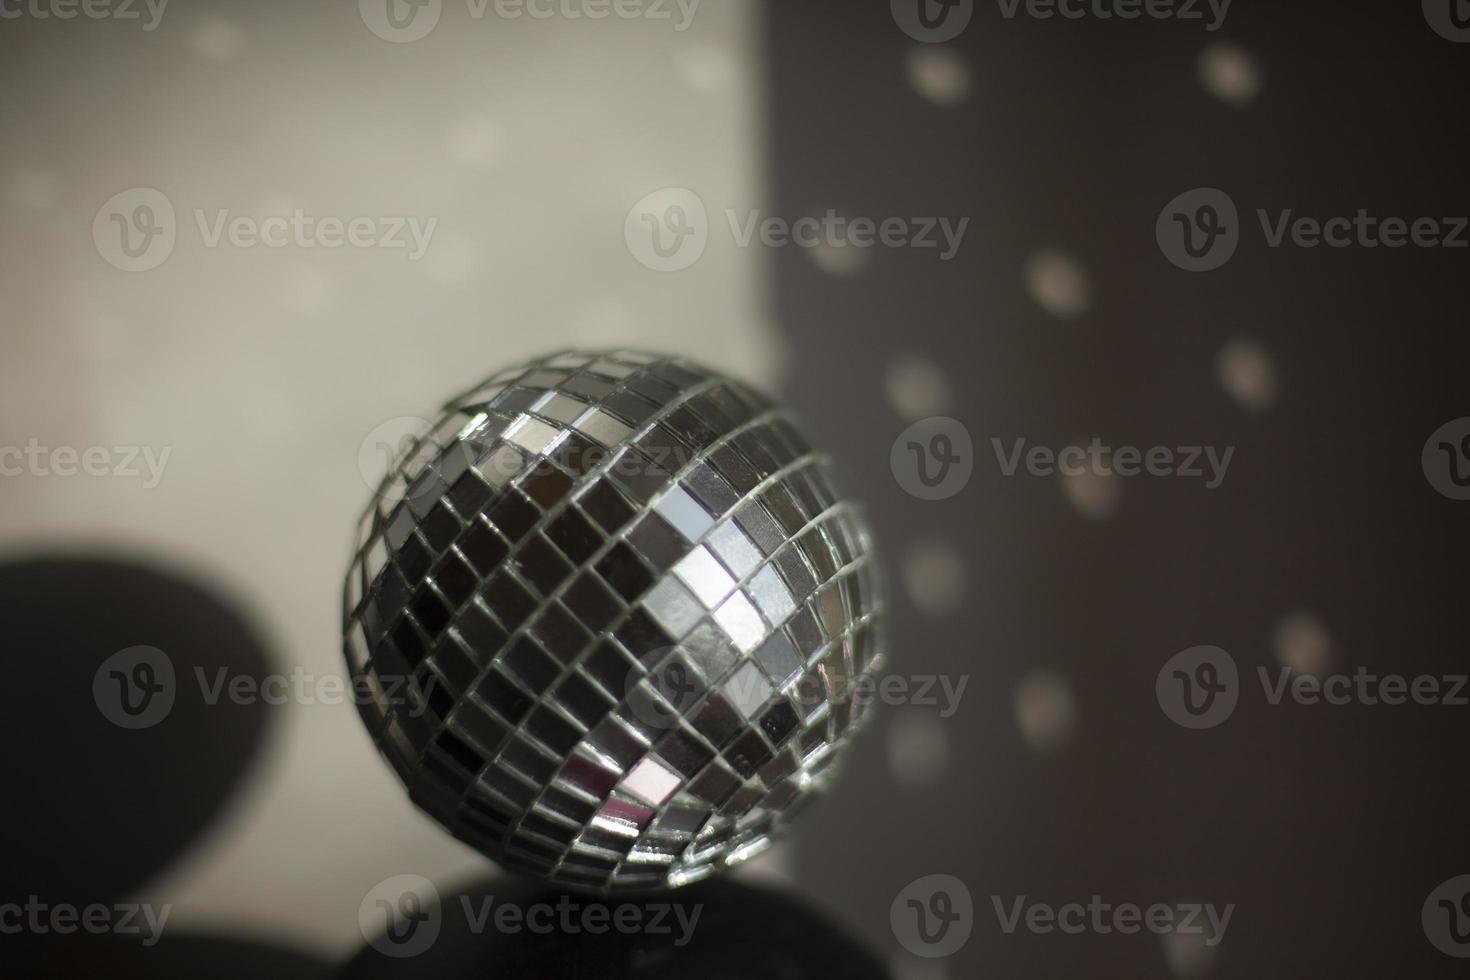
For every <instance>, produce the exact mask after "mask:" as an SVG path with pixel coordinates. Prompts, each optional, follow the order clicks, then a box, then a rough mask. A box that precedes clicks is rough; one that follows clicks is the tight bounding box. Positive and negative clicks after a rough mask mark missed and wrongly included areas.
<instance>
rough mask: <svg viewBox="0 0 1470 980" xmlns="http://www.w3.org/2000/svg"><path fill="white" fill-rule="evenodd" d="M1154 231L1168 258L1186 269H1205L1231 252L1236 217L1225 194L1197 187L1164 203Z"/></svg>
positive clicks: (1237, 233)
mask: <svg viewBox="0 0 1470 980" xmlns="http://www.w3.org/2000/svg"><path fill="white" fill-rule="evenodd" d="M1154 234H1155V235H1156V236H1157V238H1158V240H1159V250H1160V251H1161V252H1163V253H1164V257H1165V258H1166V259H1168V260H1169V261H1170V262H1173V263H1174V264H1175V265H1177V266H1178V267H1179V268H1181V269H1185V270H1187V271H1189V272H1209V271H1210V270H1211V269H1218V268H1220V266H1222V265H1224V264H1225V263H1226V262H1229V261H1230V257H1231V256H1232V255H1234V254H1235V248H1236V246H1237V245H1239V244H1240V220H1239V216H1238V214H1237V212H1236V210H1235V202H1234V201H1232V200H1231V199H1230V195H1229V194H1226V193H1225V192H1224V191H1222V190H1217V189H1215V188H1213V187H1197V188H1195V189H1194V190H1192V191H1185V192H1184V193H1183V194H1180V195H1179V196H1178V197H1176V198H1174V200H1172V201H1170V202H1169V203H1168V204H1166V205H1164V210H1162V211H1160V212H1159V220H1158V222H1157V223H1156V224H1155V225H1154Z"/></svg>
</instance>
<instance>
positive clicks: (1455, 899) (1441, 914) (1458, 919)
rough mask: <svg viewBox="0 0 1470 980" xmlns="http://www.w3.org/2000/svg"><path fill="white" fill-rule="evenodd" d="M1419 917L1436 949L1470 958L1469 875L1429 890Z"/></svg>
mask: <svg viewBox="0 0 1470 980" xmlns="http://www.w3.org/2000/svg"><path fill="white" fill-rule="evenodd" d="M1420 918H1421V920H1422V921H1423V923H1424V935H1425V936H1427V937H1429V941H1430V942H1431V943H1433V944H1434V948H1435V949H1437V950H1439V951H1440V952H1441V953H1443V954H1445V955H1446V956H1453V957H1456V958H1457V959H1466V958H1470V875H1460V876H1458V877H1455V878H1451V879H1450V880H1449V881H1447V882H1445V883H1444V884H1442V885H1440V886H1439V887H1438V888H1436V889H1435V890H1434V891H1432V892H1430V893H1429V897H1428V898H1426V899H1425V900H1424V908H1423V910H1421V912H1420Z"/></svg>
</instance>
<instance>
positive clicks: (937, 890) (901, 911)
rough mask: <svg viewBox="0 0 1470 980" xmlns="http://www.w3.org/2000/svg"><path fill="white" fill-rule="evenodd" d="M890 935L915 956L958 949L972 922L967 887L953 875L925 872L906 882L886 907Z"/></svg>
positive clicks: (951, 952) (931, 956)
mask: <svg viewBox="0 0 1470 980" xmlns="http://www.w3.org/2000/svg"><path fill="white" fill-rule="evenodd" d="M888 922H889V925H891V926H892V927H893V937H894V938H895V939H897V940H898V941H899V944H900V945H902V946H903V948H904V949H906V950H908V951H909V952H910V953H913V954H914V955H915V956H922V957H924V958H926V959H937V958H938V957H941V956H952V955H954V954H955V953H958V952H959V951H960V950H961V949H962V948H963V947H964V945H965V943H966V942H968V941H969V939H970V931H971V930H972V929H973V928H974V926H975V904H974V902H973V901H972V900H971V898H970V889H968V888H966V887H965V883H964V882H963V881H961V880H960V879H958V878H956V877H955V876H954V875H944V874H936V875H925V876H924V877H922V878H919V879H916V880H914V881H911V882H909V883H908V884H907V885H905V886H904V889H903V891H901V892H899V893H898V896H897V897H896V898H894V900H893V904H892V905H891V906H889V908H888Z"/></svg>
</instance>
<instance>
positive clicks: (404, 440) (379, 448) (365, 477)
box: [357, 415, 432, 503]
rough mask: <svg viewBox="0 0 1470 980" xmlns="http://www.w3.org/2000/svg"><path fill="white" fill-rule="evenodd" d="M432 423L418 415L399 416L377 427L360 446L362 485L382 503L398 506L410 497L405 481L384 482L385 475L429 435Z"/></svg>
mask: <svg viewBox="0 0 1470 980" xmlns="http://www.w3.org/2000/svg"><path fill="white" fill-rule="evenodd" d="M430 428H432V426H431V424H430V423H429V421H428V420H427V419H421V418H419V417H418V416H417V415H400V416H398V417H397V418H391V419H389V420H388V421H386V422H384V423H382V424H381V425H378V426H375V427H374V428H373V430H372V431H371V432H369V433H368V434H367V435H366V436H364V437H363V440H362V443H361V444H360V445H359V446H358V447H357V472H358V473H360V474H361V475H362V481H363V483H366V484H367V486H368V489H370V490H372V491H373V492H374V493H376V494H377V495H378V497H379V499H380V500H383V501H386V502H388V503H397V502H398V501H400V500H402V499H403V498H404V497H406V496H408V490H409V488H408V487H407V486H406V485H404V483H403V481H402V480H384V478H383V477H384V474H386V473H394V472H397V470H398V467H399V466H400V465H401V464H402V463H403V461H404V460H405V459H406V458H407V457H408V454H409V453H410V452H412V451H413V449H414V447H415V446H417V445H418V444H419V440H420V439H422V438H423V437H424V436H425V435H427V434H428V432H429V430H430Z"/></svg>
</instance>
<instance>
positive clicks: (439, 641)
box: [345, 351, 885, 890]
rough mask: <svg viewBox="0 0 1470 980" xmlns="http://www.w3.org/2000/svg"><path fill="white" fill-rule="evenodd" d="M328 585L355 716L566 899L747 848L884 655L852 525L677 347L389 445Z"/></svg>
mask: <svg viewBox="0 0 1470 980" xmlns="http://www.w3.org/2000/svg"><path fill="white" fill-rule="evenodd" d="M357 544H358V549H357V553H356V556H355V558H354V559H353V562H352V566H351V568H350V569H349V571H348V575H347V583H346V592H345V607H346V616H345V622H346V627H345V649H346V654H347V660H348V663H349V665H350V667H351V670H352V674H353V680H354V684H355V685H356V686H357V689H358V690H359V691H360V692H361V693H362V694H363V695H364V696H362V697H359V698H358V703H359V705H360V710H361V713H362V717H363V720H364V721H365V722H366V724H367V726H368V728H369V730H370V731H371V733H372V736H373V739H374V741H375V742H376V744H377V745H378V747H379V748H380V750H381V751H382V753H383V754H384V756H386V758H387V759H388V761H389V762H390V763H391V764H392V766H393V768H394V769H395V770H397V772H398V774H399V776H400V777H401V778H402V779H403V781H404V783H405V784H406V785H407V787H408V790H409V793H410V795H411V796H412V798H413V799H414V800H415V802H417V803H418V804H419V806H421V807H422V808H424V809H425V810H427V811H428V812H429V813H430V814H432V815H433V816H434V817H435V818H436V819H438V820H439V821H440V823H442V824H443V825H444V826H445V827H446V828H448V829H449V830H450V831H451V832H452V833H453V834H454V835H455V836H456V837H459V838H460V839H462V840H464V841H466V842H467V843H469V844H470V845H472V846H474V847H475V848H477V849H479V850H480V851H482V852H483V853H485V854H486V855H488V856H490V857H492V858H494V859H495V860H497V861H500V862H501V863H503V864H505V865H506V866H507V867H511V868H514V869H517V870H520V871H524V872H529V873H532V874H536V875H540V876H544V877H547V878H551V879H553V880H555V881H557V882H559V883H562V884H565V885H569V886H576V887H582V888H590V889H597V890H606V889H612V888H624V887H626V888H647V887H657V886H662V885H668V886H673V885H681V884H685V883H687V882H691V881H695V880H698V879H700V878H703V877H706V876H708V875H710V874H712V873H714V872H715V871H717V870H719V869H720V868H722V867H728V866H731V865H734V864H738V863H739V862H741V861H743V860H745V859H747V858H749V857H751V856H753V855H755V854H757V853H759V852H760V851H762V850H764V849H765V848H766V847H767V846H768V845H769V844H770V842H771V840H772V835H773V834H774V833H775V832H776V831H777V830H778V829H779V828H781V827H782V826H783V825H784V824H785V823H786V822H787V821H788V820H789V819H790V818H791V817H792V816H793V815H794V814H795V813H796V812H797V811H798V810H799V809H800V808H801V807H802V806H803V805H805V804H806V803H808V802H809V801H810V800H811V799H812V798H813V796H814V795H815V793H816V792H817V791H818V790H820V789H821V788H823V787H824V786H825V785H826V784H827V783H828V782H829V781H830V779H831V778H832V776H833V774H834V772H835V768H836V764H837V762H838V760H839V758H840V756H841V754H842V750H843V749H844V748H845V747H846V746H847V745H848V744H849V742H850V741H851V740H852V738H853V736H854V734H855V733H856V731H857V729H858V728H859V723H860V721H861V720H862V716H863V714H864V711H865V709H866V708H867V707H868V704H869V699H867V698H866V697H864V692H865V691H868V690H871V682H872V679H873V675H874V674H875V672H876V671H877V670H878V668H879V666H880V665H881V662H882V653H881V651H882V637H881V618H882V614H883V611H884V605H885V600H884V595H883V581H882V576H881V572H880V569H879V567H878V564H877V558H876V555H875V553H874V547H873V542H872V537H871V534H870V532H869V529H868V526H867V523H866V522H865V520H864V519H863V516H862V514H861V513H860V511H859V509H858V508H857V506H856V505H855V504H854V503H853V502H852V501H851V500H849V499H848V498H847V497H846V496H845V494H844V493H843V492H842V490H841V488H840V483H839V480H838V478H837V476H836V474H835V473H834V471H833V469H832V465H831V463H830V461H829V460H828V459H827V457H826V456H824V455H822V454H821V453H818V452H815V451H813V450H812V448H811V447H810V446H809V445H808V444H807V443H806V441H805V440H804V439H803V438H802V437H801V435H800V434H799V433H798V432H797V431H796V429H795V428H794V427H793V425H792V424H791V422H790V420H789V419H788V417H787V415H786V413H785V412H783V411H782V410H781V409H780V408H778V407H776V406H774V405H773V404H771V402H770V401H768V400H767V399H765V398H763V397H761V396H760V395H758V394H756V393H754V392H752V391H751V390H750V389H749V388H747V387H745V386H744V385H741V384H739V383H737V382H735V381H732V380H730V379H728V378H724V377H721V376H720V375H718V374H714V373H713V372H710V371H708V370H705V369H703V368H700V367H698V366H696V365H694V364H691V363H689V362H688V361H685V360H683V359H681V358H674V357H658V356H651V355H648V354H643V353H635V352H629V351H610V352H591V351H579V352H566V353H561V354H557V355H553V356H551V357H546V358H543V359H540V360H537V361H533V362H531V363H528V364H525V365H522V366H520V367H516V368H512V369H509V370H506V371H502V372H501V373H499V374H497V375H495V376H494V377H492V378H490V379H489V380H488V381H486V382H485V383H484V384H482V385H480V386H478V387H476V388H475V389H473V390H471V391H469V392H468V393H466V394H464V395H462V396H461V397H459V398H456V399H454V400H453V401H452V402H451V403H450V404H449V405H448V406H446V408H445V410H444V414H443V415H442V417H441V418H440V419H439V421H438V422H437V423H436V424H435V425H434V426H433V428H432V430H431V431H430V432H429V434H428V435H426V436H424V437H423V438H421V439H417V440H410V441H409V444H407V445H405V446H404V447H403V449H402V452H400V453H399V456H398V459H397V460H395V462H394V464H393V465H392V466H391V467H390V472H389V474H388V476H387V477H386V478H385V479H384V481H383V483H382V485H381V486H380V487H379V489H378V493H377V495H376V497H375V499H374V502H373V504H372V506H371V507H369V509H368V511H367V513H366V514H365V515H364V517H363V519H362V522H361V525H360V529H359V537H358V542H357Z"/></svg>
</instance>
